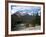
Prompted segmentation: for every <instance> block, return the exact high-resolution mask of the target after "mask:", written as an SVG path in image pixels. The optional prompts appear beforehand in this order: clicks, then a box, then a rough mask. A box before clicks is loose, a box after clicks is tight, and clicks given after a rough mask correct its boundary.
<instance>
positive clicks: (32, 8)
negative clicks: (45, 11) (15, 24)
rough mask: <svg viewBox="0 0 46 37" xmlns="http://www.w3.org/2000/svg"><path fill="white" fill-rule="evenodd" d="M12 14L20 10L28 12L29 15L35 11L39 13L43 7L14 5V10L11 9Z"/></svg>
mask: <svg viewBox="0 0 46 37" xmlns="http://www.w3.org/2000/svg"><path fill="white" fill-rule="evenodd" d="M11 11H12V12H11V13H12V14H14V13H16V12H17V11H18V12H21V14H22V13H28V14H29V15H31V14H33V13H35V14H36V13H37V12H38V13H39V15H40V12H41V8H40V7H39V6H12V10H11Z"/></svg>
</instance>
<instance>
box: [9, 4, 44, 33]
mask: <svg viewBox="0 0 46 37" xmlns="http://www.w3.org/2000/svg"><path fill="white" fill-rule="evenodd" d="M11 5H20V6H40V7H41V12H42V13H41V30H30V31H11V12H10V10H11ZM8 12H9V14H8V34H25V33H39V32H40V33H41V32H43V5H41V4H40V5H38V4H37V5H36V4H19V3H8Z"/></svg>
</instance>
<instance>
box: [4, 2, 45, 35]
mask: <svg viewBox="0 0 46 37" xmlns="http://www.w3.org/2000/svg"><path fill="white" fill-rule="evenodd" d="M44 8H45V5H44V3H42V2H20V1H8V2H7V3H6V12H5V17H6V21H5V24H6V25H5V26H6V35H10V36H13V35H15V36H18V35H37V34H44V31H45V28H44V27H45V10H44Z"/></svg>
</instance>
